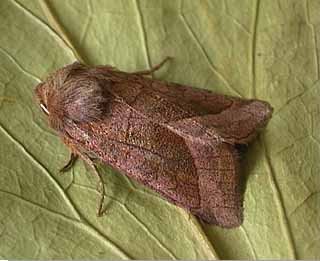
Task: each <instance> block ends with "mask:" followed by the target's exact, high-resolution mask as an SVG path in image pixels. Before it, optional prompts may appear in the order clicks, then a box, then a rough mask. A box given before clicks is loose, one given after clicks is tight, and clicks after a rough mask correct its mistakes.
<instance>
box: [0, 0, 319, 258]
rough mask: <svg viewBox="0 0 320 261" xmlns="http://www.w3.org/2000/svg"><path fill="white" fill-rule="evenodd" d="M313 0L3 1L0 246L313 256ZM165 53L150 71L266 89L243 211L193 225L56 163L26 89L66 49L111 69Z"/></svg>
mask: <svg viewBox="0 0 320 261" xmlns="http://www.w3.org/2000/svg"><path fill="white" fill-rule="evenodd" d="M319 12H320V2H319V1H317V0H305V1H301V0H291V1H285V0H277V1H276V0H268V1H259V0H243V1H236V0H225V1H222V0H217V1H213V0H207V1H205V0H204V1H192V0H181V1H176V0H171V1H169V0H166V1H165V0H162V1H159V0H137V1H133V0H132V1H131V0H126V1H112V0H109V1H107V0H100V1H98V0H94V1H93V0H87V1H79V0H70V1H45V0H41V1H30V0H19V1H18V0H2V1H1V3H0V31H1V37H0V142H1V143H0V144H1V146H0V208H1V211H0V242H1V244H0V257H1V258H27V259H36V258H42V259H53V258H60V259H67V258H77V259H80V258H82V259H84V258H86V259H87V258H92V259H96V258H100V259H102V258H113V259H122V258H124V259H125V258H134V259H160V258H161V259H175V258H177V259H182V258H183V259H216V258H222V259H228V258H233V259H242V258H254V259H257V258H259V259H262V258H264V259H266V258H277V259H278V258H279V259H280V258H288V259H294V258H304V259H315V258H320V238H319V234H320V218H319V212H320V208H319V203H320V193H319V187H320V176H319V173H320V164H319V156H320V132H319V129H320V116H319V115H320V81H319V74H320V69H319V63H320V58H319V57H320V16H319ZM166 56H172V57H174V60H173V61H172V62H171V63H170V65H169V66H167V67H166V69H163V70H161V71H160V72H158V73H157V74H156V75H157V78H160V79H165V80H168V81H174V82H178V83H182V84H188V85H192V86H196V87H199V88H206V89H209V90H212V91H215V92H220V93H224V94H229V95H236V96H241V97H245V98H260V99H263V100H267V101H269V102H270V103H271V104H272V105H273V107H274V108H275V112H274V116H273V118H272V119H271V121H270V123H269V125H268V127H267V129H266V130H265V131H263V133H262V134H261V135H260V137H259V139H258V140H257V141H256V142H255V143H254V144H252V146H251V148H250V150H249V153H248V155H247V157H246V159H245V160H244V170H243V172H244V176H245V177H246V178H247V186H246V194H245V211H244V214H245V221H244V223H243V225H242V226H241V227H239V228H237V229H229V230H227V229H221V228H218V227H215V226H211V225H205V224H201V223H199V221H197V219H196V218H194V217H193V216H191V215H189V214H188V213H187V212H185V211H184V210H182V209H180V208H178V207H175V206H173V205H172V204H170V203H167V202H166V201H165V200H163V199H162V198H161V197H160V196H158V195H157V194H155V193H154V192H152V191H150V190H148V189H145V188H143V187H142V186H140V185H138V184H136V183H135V182H133V181H131V180H129V179H128V178H126V177H124V176H123V175H121V174H119V173H117V172H114V171H112V170H111V169H110V168H108V167H106V166H100V167H99V171H101V172H103V173H104V181H105V183H106V189H107V195H108V196H107V200H106V202H107V210H108V213H107V215H106V216H104V217H102V218H97V217H96V214H95V213H96V207H97V200H98V197H99V193H98V192H97V189H96V184H97V180H96V179H95V177H94V175H92V172H91V171H90V170H87V169H86V168H85V166H84V164H83V163H81V162H79V163H77V164H76V166H75V168H74V169H73V170H72V171H70V173H65V174H64V175H60V174H59V173H58V169H59V168H60V167H61V166H62V165H64V163H65V162H66V161H67V159H68V149H67V148H66V147H65V146H64V145H63V144H62V142H61V141H60V139H59V138H58V137H57V136H56V135H55V133H54V132H53V131H52V130H50V128H49V127H48V125H47V123H46V122H45V120H44V118H43V117H42V116H41V113H40V111H39V108H37V105H36V103H35V102H34V99H33V95H34V94H33V91H34V87H35V85H36V84H37V83H38V82H39V81H40V79H43V78H45V77H46V76H47V75H48V73H50V72H52V71H54V70H56V69H57V68H59V67H61V66H63V65H65V64H68V63H71V62H72V61H74V60H75V59H82V60H83V61H84V62H86V63H88V64H91V65H94V64H111V65H114V66H117V67H118V68H119V69H121V70H126V71H137V70H142V69H146V68H150V67H151V66H152V65H154V64H157V63H158V62H160V61H161V60H162V59H163V58H164V57H166Z"/></svg>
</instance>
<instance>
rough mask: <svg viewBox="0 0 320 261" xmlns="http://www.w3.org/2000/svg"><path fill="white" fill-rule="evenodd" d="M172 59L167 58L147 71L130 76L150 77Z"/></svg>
mask: <svg viewBox="0 0 320 261" xmlns="http://www.w3.org/2000/svg"><path fill="white" fill-rule="evenodd" d="M170 59H172V57H169V56H167V57H166V58H165V59H164V60H163V61H162V62H161V63H159V64H157V65H155V66H153V67H151V68H150V69H149V70H144V71H139V72H134V73H132V74H136V75H150V74H152V73H154V72H155V71H157V70H159V69H160V68H161V67H162V66H163V65H164V64H165V63H166V62H167V61H169V60H170Z"/></svg>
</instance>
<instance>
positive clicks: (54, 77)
mask: <svg viewBox="0 0 320 261" xmlns="http://www.w3.org/2000/svg"><path fill="white" fill-rule="evenodd" d="M35 93H36V98H37V100H38V104H39V107H40V109H41V110H42V111H43V112H44V113H45V114H46V115H47V117H48V119H49V123H50V125H51V127H52V128H54V129H56V130H57V131H64V130H65V128H66V127H67V126H68V125H70V124H73V123H87V122H91V121H95V120H99V119H100V118H101V117H102V115H103V112H104V108H105V103H106V99H105V97H104V92H103V88H102V86H101V84H100V82H99V80H98V79H97V78H96V77H95V75H94V74H92V70H91V68H90V67H88V66H85V65H83V64H81V63H79V62H75V63H73V64H70V65H67V66H65V67H63V68H61V69H59V70H57V71H56V72H54V73H53V74H51V75H50V76H49V77H48V78H47V79H46V80H45V81H43V82H41V83H40V84H38V85H37V86H36V89H35Z"/></svg>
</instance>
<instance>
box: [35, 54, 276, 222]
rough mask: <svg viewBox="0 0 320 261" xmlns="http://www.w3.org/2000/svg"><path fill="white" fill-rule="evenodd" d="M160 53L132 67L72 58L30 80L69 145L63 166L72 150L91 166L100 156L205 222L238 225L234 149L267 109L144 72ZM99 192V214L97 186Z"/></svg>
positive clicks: (259, 126) (266, 117)
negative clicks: (141, 65) (37, 80)
mask: <svg viewBox="0 0 320 261" xmlns="http://www.w3.org/2000/svg"><path fill="white" fill-rule="evenodd" d="M166 60H167V59H166ZM166 60H164V61H163V62H162V63H161V64H159V65H157V66H155V67H153V68H152V69H151V70H148V71H142V72H135V73H128V72H122V71H119V70H117V69H115V68H113V67H110V66H95V67H90V66H86V65H83V64H81V63H79V62H75V63H73V64H70V65H67V66H65V67H63V68H61V69H59V70H58V71H56V72H55V73H53V74H52V75H51V76H49V77H48V78H47V79H46V81H44V82H42V83H40V84H39V85H38V86H37V87H36V90H35V91H36V96H37V98H38V101H39V104H40V107H41V108H42V110H43V111H44V112H45V114H46V115H47V117H48V120H49V124H50V126H51V127H52V128H53V129H55V130H56V131H57V132H58V134H59V135H60V137H61V138H62V140H63V142H64V143H65V144H66V145H67V146H68V147H69V148H70V149H71V152H72V154H71V158H70V161H69V162H68V164H67V165H66V166H65V167H64V168H63V169H62V171H66V170H68V169H69V168H70V167H71V166H72V164H73V163H74V162H75V160H76V159H77V157H78V156H79V157H80V158H82V159H83V160H84V161H85V162H87V163H88V164H89V165H90V166H91V167H93V169H94V170H95V168H94V167H95V165H94V162H95V161H96V160H100V161H101V162H103V163H105V164H109V165H111V166H112V167H113V168H115V169H117V170H119V171H120V172H122V173H124V174H126V175H127V176H129V177H131V178H133V179H135V180H137V181H139V182H140V183H142V184H144V185H146V186H147V187H149V188H151V189H153V190H155V191H157V192H158V193H159V194H161V195H162V196H163V197H164V198H166V199H167V200H168V201H170V202H172V203H173V204H175V205H177V206H180V207H183V208H185V209H187V210H189V211H190V212H191V213H193V214H194V215H196V216H198V217H199V218H201V219H202V220H204V221H206V222H208V223H211V224H216V225H219V226H222V227H236V226H239V225H240V224H241V223H242V220H243V193H242V189H241V186H240V185H241V184H240V183H241V175H240V153H241V151H242V148H245V147H246V145H247V144H248V143H250V142H251V141H252V140H253V139H254V138H255V137H256V136H257V132H258V131H259V130H260V129H262V128H263V127H265V125H266V124H267V122H268V120H269V119H270V117H271V115H272V108H271V106H270V105H269V104H268V103H267V102H264V101H260V100H255V99H252V100H246V99H240V98H235V97H230V96H225V95H221V94H215V93H212V92H210V91H207V90H201V89H196V88H193V87H189V86H184V85H179V84H175V83H168V82H164V81H159V80H155V79H152V78H149V77H146V76H147V75H150V74H152V73H153V72H154V71H156V70H157V69H159V68H160V67H161V66H162V65H163V63H164V62H165V61H166ZM95 173H96V174H97V175H100V174H99V173H98V172H97V171H96V170H95ZM99 177H100V176H99ZM100 181H101V177H100ZM101 193H102V197H101V200H100V204H99V209H98V214H99V215H101V214H102V205H103V196H104V186H102V191H101Z"/></svg>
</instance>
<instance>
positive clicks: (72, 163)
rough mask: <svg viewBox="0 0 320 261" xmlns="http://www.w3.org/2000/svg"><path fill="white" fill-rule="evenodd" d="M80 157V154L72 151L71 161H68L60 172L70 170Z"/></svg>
mask: <svg viewBox="0 0 320 261" xmlns="http://www.w3.org/2000/svg"><path fill="white" fill-rule="evenodd" d="M78 158H79V156H78V155H77V154H75V153H73V152H72V153H71V155H70V159H69V161H68V162H67V164H66V165H64V166H63V167H62V168H61V169H60V171H59V172H60V173H64V172H67V171H68V170H70V169H71V168H72V167H73V165H74V164H75V163H76V161H77V159H78Z"/></svg>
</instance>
